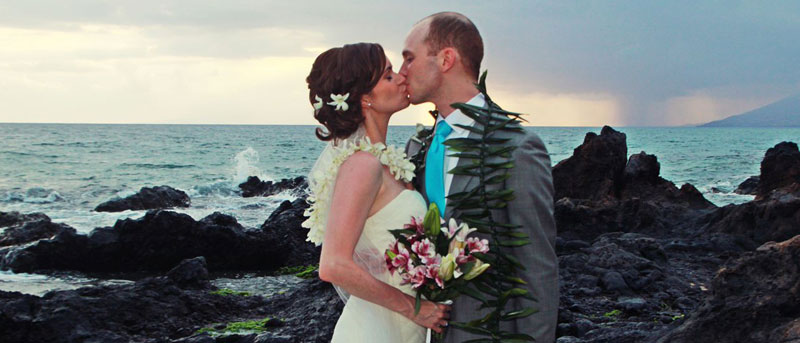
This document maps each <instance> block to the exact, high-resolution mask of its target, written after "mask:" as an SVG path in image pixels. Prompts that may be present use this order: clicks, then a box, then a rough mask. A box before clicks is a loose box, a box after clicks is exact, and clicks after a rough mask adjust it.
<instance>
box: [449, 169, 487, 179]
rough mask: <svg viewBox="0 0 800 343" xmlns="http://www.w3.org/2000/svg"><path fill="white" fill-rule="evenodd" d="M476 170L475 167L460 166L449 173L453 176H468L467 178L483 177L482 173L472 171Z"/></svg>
mask: <svg viewBox="0 0 800 343" xmlns="http://www.w3.org/2000/svg"><path fill="white" fill-rule="evenodd" d="M478 167H480V166H478ZM474 168H475V167H474V166H458V167H455V168H453V169H450V171H448V173H450V174H453V175H467V176H478V177H479V176H481V173H480V172H475V171H472V169H474Z"/></svg>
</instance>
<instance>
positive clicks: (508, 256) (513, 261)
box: [502, 254, 527, 270]
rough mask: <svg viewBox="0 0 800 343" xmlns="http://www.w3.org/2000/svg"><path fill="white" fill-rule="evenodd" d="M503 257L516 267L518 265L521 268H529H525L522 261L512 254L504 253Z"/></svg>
mask: <svg viewBox="0 0 800 343" xmlns="http://www.w3.org/2000/svg"><path fill="white" fill-rule="evenodd" d="M502 257H503V259H505V260H506V261H508V262H510V263H511V264H513V265H514V266H515V267H517V268H519V269H522V270H527V268H525V266H523V265H522V263H520V262H519V260H517V258H516V257H514V256H511V255H507V254H503V255H502Z"/></svg>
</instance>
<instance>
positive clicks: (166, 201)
mask: <svg viewBox="0 0 800 343" xmlns="http://www.w3.org/2000/svg"><path fill="white" fill-rule="evenodd" d="M189 204H190V199H189V196H188V195H187V194H186V193H185V192H184V191H181V190H179V189H175V188H172V187H170V186H156V187H142V189H140V190H139V192H138V193H136V194H134V195H131V196H128V197H125V198H122V199H114V200H109V201H106V202H104V203H102V204H100V205H97V207H95V209H94V210H95V211H97V212H122V211H125V210H152V209H165V208H172V207H189Z"/></svg>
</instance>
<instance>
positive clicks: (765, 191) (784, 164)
mask: <svg viewBox="0 0 800 343" xmlns="http://www.w3.org/2000/svg"><path fill="white" fill-rule="evenodd" d="M797 183H800V150H798V148H797V143H794V142H781V143H778V144H776V145H775V146H774V147H772V148H770V149H769V150H767V153H766V155H764V160H763V161H762V162H761V176H760V178H759V182H758V188H757V189H756V199H762V198H766V197H769V195H770V193H771V192H772V191H773V190H776V189H779V188H784V187H787V186H791V185H792V184H797Z"/></svg>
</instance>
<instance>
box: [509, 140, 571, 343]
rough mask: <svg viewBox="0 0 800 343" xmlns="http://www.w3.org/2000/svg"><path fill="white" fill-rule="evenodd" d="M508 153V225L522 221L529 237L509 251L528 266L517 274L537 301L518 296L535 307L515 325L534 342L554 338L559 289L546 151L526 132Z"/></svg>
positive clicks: (549, 164) (543, 146)
mask: <svg viewBox="0 0 800 343" xmlns="http://www.w3.org/2000/svg"><path fill="white" fill-rule="evenodd" d="M513 158H514V168H513V169H512V171H511V177H510V178H509V179H508V181H507V187H509V188H511V189H514V196H515V197H514V200H512V201H510V202H509V205H508V216H509V221H510V222H511V223H512V224H516V225H520V226H521V230H522V231H523V232H525V233H527V234H528V236H529V239H530V241H531V244H529V245H525V246H523V247H519V248H516V249H514V250H515V255H517V256H516V257H517V258H518V259H519V260H520V261H521V262H522V263H523V264H525V267H526V268H527V269H526V270H525V271H523V272H522V275H521V277H522V279H523V280H525V281H526V282H527V283H528V285H527V286H528V287H527V288H528V290H529V291H531V292H532V293H533V296H534V297H535V298H536V300H537V301H536V302H530V301H529V300H526V299H520V300H519V302H518V303H517V306H520V307H530V306H533V307H534V308H536V309H537V310H538V312H537V313H535V314H533V315H532V316H530V317H527V318H524V319H521V320H518V321H517V323H516V325H517V328H516V329H517V331H518V332H524V333H527V334H529V335H531V336H533V337H535V338H536V341H537V342H553V341H555V331H556V325H557V320H558V303H559V290H558V258H557V257H556V252H555V238H556V223H555V219H554V217H553V211H554V207H555V205H554V199H553V196H554V191H553V177H552V168H551V162H550V156H549V154H548V153H547V149H546V148H545V145H544V142H542V140H541V139H540V138H539V136H537V135H536V134H534V133H531V132H529V133H528V134H526V136H525V138H524V139H523V141H522V142H521V144H520V145H519V147H518V148H517V149H516V150H515V151H514V155H513Z"/></svg>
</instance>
